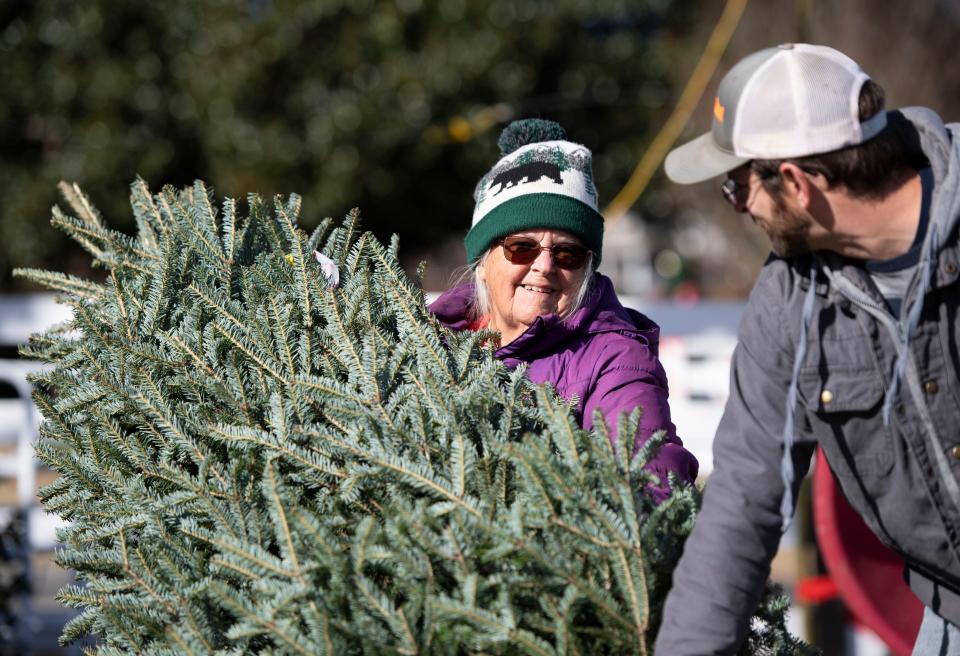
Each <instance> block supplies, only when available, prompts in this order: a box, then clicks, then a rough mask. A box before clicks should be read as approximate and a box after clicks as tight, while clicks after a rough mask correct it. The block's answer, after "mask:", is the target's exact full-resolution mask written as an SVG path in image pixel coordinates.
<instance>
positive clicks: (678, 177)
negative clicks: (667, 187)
mask: <svg viewBox="0 0 960 656" xmlns="http://www.w3.org/2000/svg"><path fill="white" fill-rule="evenodd" d="M750 159H751V158H750V157H738V156H736V155H734V154H733V153H728V152H727V151H725V150H721V149H720V148H718V147H717V144H716V142H715V141H714V140H713V135H712V134H711V133H710V132H707V133H706V134H704V135H701V136H699V137H697V138H696V139H694V140H693V141H691V142H689V143H685V144H684V145H682V146H680V147H679V148H674V149H673V150H672V151H670V154H669V155H667V159H666V160H665V161H664V163H663V168H664V170H665V171H666V172H667V177H668V178H670V179H671V180H673V181H674V182H676V183H678V184H693V183H694V182H703V181H704V180H709V179H710V178H715V177H717V176H718V175H723V174H724V173H727V172H728V171H732V170H733V169H735V168H737V167H738V166H740V165H741V164H746V163H747V162H749V161H750Z"/></svg>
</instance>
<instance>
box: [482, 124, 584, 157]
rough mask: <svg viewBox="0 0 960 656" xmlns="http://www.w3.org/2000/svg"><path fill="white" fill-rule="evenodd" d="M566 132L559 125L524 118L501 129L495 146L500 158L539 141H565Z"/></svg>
mask: <svg viewBox="0 0 960 656" xmlns="http://www.w3.org/2000/svg"><path fill="white" fill-rule="evenodd" d="M566 139H567V131H566V130H564V129H563V126H561V125H560V124H559V123H554V122H553V121H547V120H544V119H542V118H525V119H522V120H520V121H513V122H512V123H511V124H510V125H508V126H507V127H505V128H504V129H503V132H501V133H500V138H499V139H497V145H498V146H500V156H501V157H503V156H504V155H509V154H510V153H512V152H513V151H515V150H516V149H517V148H520V147H522V146H526V145H527V144H532V143H540V142H541V141H566Z"/></svg>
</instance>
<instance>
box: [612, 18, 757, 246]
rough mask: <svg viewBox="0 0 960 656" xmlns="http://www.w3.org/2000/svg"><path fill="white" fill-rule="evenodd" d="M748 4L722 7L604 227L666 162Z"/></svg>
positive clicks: (615, 199) (634, 198)
mask: <svg viewBox="0 0 960 656" xmlns="http://www.w3.org/2000/svg"><path fill="white" fill-rule="evenodd" d="M746 6H747V0H727V4H726V6H724V8H723V13H722V14H721V15H720V18H719V20H718V21H717V24H716V26H714V28H713V32H712V33H711V34H710V38H709V39H708V40H707V45H706V47H705V48H704V51H703V54H702V55H701V56H700V61H698V62H697V65H696V66H695V67H694V69H693V73H691V74H690V79H689V80H688V81H687V84H686V86H685V87H684V89H683V92H682V93H681V94H680V99H679V100H678V101H677V104H676V106H675V107H674V109H673V112H672V113H671V114H670V117H669V118H668V119H667V121H666V123H664V124H663V127H662V128H660V131H659V132H658V133H657V136H656V137H654V139H653V141H652V142H651V143H650V145H649V146H648V147H647V150H646V151H645V152H644V154H643V157H641V158H640V161H639V162H638V163H637V166H636V168H634V170H633V173H632V174H631V175H630V179H629V180H627V182H626V184H625V185H624V186H623V188H622V189H621V190H620V191H619V192H618V193H617V195H616V196H614V198H613V200H611V201H610V203H609V204H608V205H607V206H606V207H605V208H604V210H603V217H604V227H605V228H609V227H610V226H611V225H613V224H615V223H616V222H617V221H619V220H620V219H621V218H622V217H623V215H624V214H626V213H627V211H629V209H630V208H631V207H633V204H634V203H636V202H637V199H638V198H640V195H641V194H643V192H644V190H646V188H647V185H648V184H649V183H650V180H651V178H652V177H653V174H654V173H655V172H656V170H657V168H659V166H660V163H661V162H663V159H664V157H666V155H667V151H668V150H670V148H671V146H673V144H674V143H675V142H676V140H677V138H678V137H679V136H680V133H681V132H682V131H683V128H684V127H685V126H686V125H687V122H688V121H689V120H690V116H691V115H692V114H693V111H694V110H695V109H696V108H697V106H698V105H699V104H700V99H701V98H702V97H703V93H704V91H705V90H706V88H707V84H709V82H710V79H711V78H712V77H713V73H714V72H715V71H716V69H717V66H718V65H719V63H720V59H721V57H723V53H724V52H725V51H726V49H727V45H728V44H729V43H730V39H731V37H732V36H733V33H734V31H735V30H736V29H737V25H738V24H739V23H740V18H741V17H742V16H743V12H744V9H746Z"/></svg>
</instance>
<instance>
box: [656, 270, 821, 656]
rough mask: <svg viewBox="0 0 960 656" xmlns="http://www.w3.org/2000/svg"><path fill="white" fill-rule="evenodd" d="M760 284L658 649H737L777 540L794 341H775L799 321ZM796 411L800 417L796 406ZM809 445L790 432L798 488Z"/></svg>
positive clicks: (700, 652)
mask: <svg viewBox="0 0 960 656" xmlns="http://www.w3.org/2000/svg"><path fill="white" fill-rule="evenodd" d="M761 275H762V274H761ZM768 282H769V281H768ZM762 287H763V286H762V285H761V284H760V283H758V286H757V288H755V289H754V293H753V294H752V296H751V300H750V302H749V304H748V307H747V310H746V312H745V313H744V318H743V320H742V321H741V325H740V335H739V343H738V346H737V348H736V350H735V352H734V356H733V360H732V365H731V374H730V396H729V398H728V401H727V405H726V409H725V410H724V414H723V418H722V419H721V421H720V426H719V428H718V430H717V434H716V438H715V440H714V445H713V451H714V470H713V472H712V474H711V475H710V478H709V480H708V481H707V485H706V489H705V492H704V499H703V506H702V508H701V511H700V515H699V516H698V518H697V522H696V524H695V526H694V529H693V532H692V534H691V535H690V537H689V538H688V540H687V542H686V544H685V546H684V552H683V555H682V557H681V558H680V562H679V564H678V565H677V568H676V570H675V571H674V574H673V587H672V589H671V591H670V593H669V594H668V596H667V600H666V603H665V606H664V614H663V622H662V624H661V627H660V632H659V635H658V637H657V642H656V649H655V653H657V654H670V655H671V656H685V655H689V656H694V655H696V656H704V655H705V654H733V653H735V652H736V651H737V649H738V648H739V647H740V645H741V644H742V642H743V640H744V639H745V637H746V634H747V629H748V622H749V619H750V617H751V615H752V614H753V611H754V610H755V609H756V607H757V603H758V602H759V599H760V595H761V593H762V591H763V586H764V582H765V581H766V579H767V577H768V576H769V572H770V561H771V560H772V558H773V555H774V553H775V552H776V549H777V545H778V543H779V541H780V525H781V517H780V502H781V499H782V497H783V493H784V488H783V483H782V481H781V475H780V462H781V457H782V453H783V442H782V436H781V433H782V431H783V425H784V414H785V409H786V397H787V389H788V386H789V384H790V378H791V375H792V368H793V354H794V346H793V344H789V343H788V346H787V347H785V346H784V345H778V344H777V342H778V341H781V340H789V339H791V337H790V336H793V337H792V338H793V339H796V337H795V336H796V335H798V333H799V323H798V324H797V325H796V326H790V325H788V324H789V323H790V322H791V320H790V318H789V317H787V316H786V315H789V314H790V313H788V312H786V311H785V310H784V309H783V307H777V306H778V305H780V304H781V303H782V302H783V298H784V296H783V294H784V293H788V292H786V291H785V290H783V289H773V290H771V289H769V287H770V285H767V288H768V289H767V290H766V292H767V293H763V291H764V290H763V289H762ZM758 289H759V290H760V292H761V293H758ZM796 316H798V317H799V313H797V315H796ZM785 317H786V318H785ZM798 321H799V319H798ZM797 412H798V415H797V420H798V424H800V423H801V422H802V410H801V409H799V408H798V410H797ZM814 446H815V442H813V441H812V439H810V437H809V435H808V436H806V437H805V438H804V439H800V437H799V436H798V440H797V442H796V443H795V447H794V449H793V454H792V455H793V461H794V467H795V471H796V476H795V481H796V483H795V486H796V487H797V488H799V485H800V482H801V481H802V480H803V477H804V476H805V475H806V472H807V470H808V468H809V463H810V457H811V455H812V454H813V449H814ZM794 492H795V493H794V497H793V498H794V499H796V490H795V491H794Z"/></svg>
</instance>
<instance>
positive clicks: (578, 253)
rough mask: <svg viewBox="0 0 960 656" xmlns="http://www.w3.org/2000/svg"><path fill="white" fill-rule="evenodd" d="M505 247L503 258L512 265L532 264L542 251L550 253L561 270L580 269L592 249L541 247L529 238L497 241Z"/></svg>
mask: <svg viewBox="0 0 960 656" xmlns="http://www.w3.org/2000/svg"><path fill="white" fill-rule="evenodd" d="M497 244H499V245H500V246H503V256H504V257H505V258H507V261H508V262H510V263H511V264H531V263H533V261H534V260H536V259H537V258H538V257H539V256H540V251H550V254H551V255H552V256H553V262H554V264H556V265H557V266H558V267H560V268H561V269H567V270H575V269H579V268H580V267H582V266H583V265H584V263H585V262H586V261H587V257H589V255H590V249H589V248H586V247H584V246H580V245H578V244H557V245H556V246H541V245H540V242H538V241H536V240H535V239H531V238H529V237H504V238H503V239H499V240H497Z"/></svg>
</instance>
